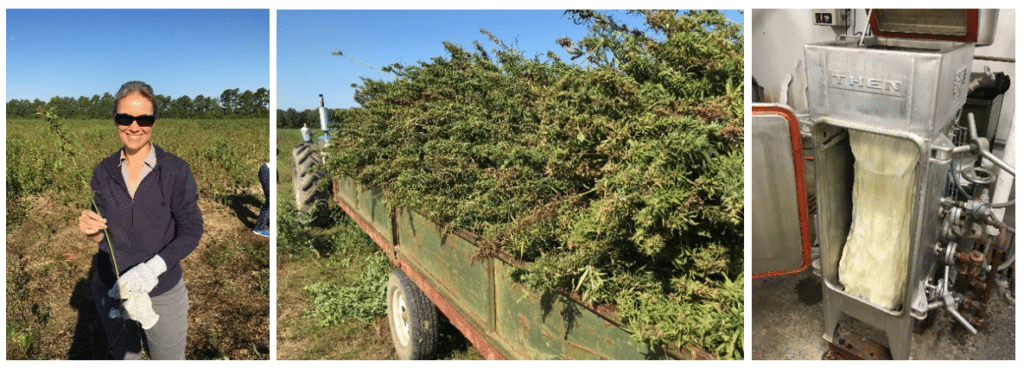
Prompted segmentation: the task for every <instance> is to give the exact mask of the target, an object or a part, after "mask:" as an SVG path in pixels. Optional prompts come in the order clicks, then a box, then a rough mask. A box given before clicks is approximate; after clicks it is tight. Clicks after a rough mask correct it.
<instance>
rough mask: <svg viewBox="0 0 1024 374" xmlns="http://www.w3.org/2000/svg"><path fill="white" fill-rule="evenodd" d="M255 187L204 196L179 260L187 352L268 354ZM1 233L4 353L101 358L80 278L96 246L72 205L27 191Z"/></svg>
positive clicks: (103, 347)
mask: <svg viewBox="0 0 1024 374" xmlns="http://www.w3.org/2000/svg"><path fill="white" fill-rule="evenodd" d="M252 196H260V197H262V193H260V194H259V195H256V194H254V193H246V194H242V195H234V196H225V197H220V198H218V199H216V200H217V201H214V199H206V198H203V199H201V200H200V202H199V208H200V209H201V210H202V213H203V221H204V229H205V232H204V234H203V238H202V240H201V241H200V243H199V246H198V247H197V248H196V250H195V251H194V252H193V253H192V254H191V255H190V256H189V257H187V258H185V260H184V261H182V269H183V270H184V281H185V285H186V286H187V287H188V289H189V296H190V307H189V315H188V325H189V332H188V346H187V348H186V357H187V358H188V359H232V360H237V359H267V358H268V357H269V346H270V344H269V338H270V335H269V309H270V308H269V298H268V296H267V294H268V293H269V276H268V275H269V267H268V259H269V241H268V239H266V238H263V237H259V236H257V235H254V234H253V233H252V231H251V230H252V229H251V227H252V225H253V223H254V222H255V218H256V215H257V214H258V212H259V207H260V204H261V203H262V201H260V200H257V199H255V198H253V197H252ZM26 199H29V200H28V201H26V203H27V204H28V209H26V210H25V211H26V212H29V213H30V214H29V215H27V216H26V217H24V218H23V219H22V220H21V221H20V223H19V224H17V225H16V226H15V227H13V228H8V231H9V232H8V234H7V251H6V261H7V269H6V276H7V316H6V318H7V359H9V360H10V359H106V358H109V353H108V349H107V342H106V338H105V335H104V333H103V330H102V326H101V325H100V323H99V320H98V319H97V315H96V311H95V307H94V304H93V301H92V292H91V287H90V283H89V271H90V266H91V263H92V258H93V256H94V255H95V254H96V252H97V248H96V245H95V244H91V243H90V242H89V241H88V240H87V239H85V238H84V237H83V235H82V234H81V233H79V232H78V228H77V217H78V215H79V214H80V213H81V211H80V210H79V209H76V208H74V207H71V206H66V205H61V204H58V203H55V202H54V201H55V200H56V199H53V198H48V197H37V196H31V197H27V198H26Z"/></svg>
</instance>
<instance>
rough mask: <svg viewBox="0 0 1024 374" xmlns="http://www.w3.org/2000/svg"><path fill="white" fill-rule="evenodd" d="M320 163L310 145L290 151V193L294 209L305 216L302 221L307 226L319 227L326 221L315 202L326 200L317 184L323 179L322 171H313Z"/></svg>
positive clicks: (323, 210) (317, 152) (324, 213)
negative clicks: (293, 197) (291, 192)
mask: <svg viewBox="0 0 1024 374" xmlns="http://www.w3.org/2000/svg"><path fill="white" fill-rule="evenodd" d="M321 163H322V159H321V158H320V154H319V151H318V150H317V148H316V147H314V146H313V145H311V144H305V143H304V144H300V145H297V146H295V148H293V149H292V191H293V192H294V194H295V209H296V210H299V211H301V212H305V213H307V214H304V215H302V217H305V218H304V219H303V220H302V221H303V222H302V223H303V224H307V225H314V226H316V225H319V224H321V223H323V222H324V221H325V220H326V216H328V213H327V212H326V209H317V208H316V205H317V201H320V200H326V199H327V197H328V196H327V194H326V193H325V192H324V191H320V189H319V186H317V184H318V182H319V181H320V179H321V178H323V177H324V175H323V172H322V171H314V170H313V169H314V168H315V167H316V166H317V165H320V164H321Z"/></svg>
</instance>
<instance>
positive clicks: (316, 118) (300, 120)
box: [277, 108, 348, 129]
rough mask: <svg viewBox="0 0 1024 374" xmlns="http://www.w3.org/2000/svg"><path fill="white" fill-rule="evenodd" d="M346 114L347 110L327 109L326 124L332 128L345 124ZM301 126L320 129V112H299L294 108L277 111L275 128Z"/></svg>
mask: <svg viewBox="0 0 1024 374" xmlns="http://www.w3.org/2000/svg"><path fill="white" fill-rule="evenodd" d="M346 113H348V109H327V122H328V124H329V125H330V126H331V127H332V128H333V127H335V126H336V125H340V124H342V123H345V117H346ZM302 124H306V125H308V126H309V127H310V128H320V112H318V111H317V110H316V109H306V110H303V111H301V112H300V111H297V110H295V108H288V109H287V110H282V109H278V110H277V128H279V129H297V128H300V127H302Z"/></svg>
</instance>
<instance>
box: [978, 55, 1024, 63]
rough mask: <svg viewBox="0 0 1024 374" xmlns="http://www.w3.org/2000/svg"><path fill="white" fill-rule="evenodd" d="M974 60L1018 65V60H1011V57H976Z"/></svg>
mask: <svg viewBox="0 0 1024 374" xmlns="http://www.w3.org/2000/svg"><path fill="white" fill-rule="evenodd" d="M974 59H975V60H986V61H999V62H1009V63H1017V60H1016V59H1013V58H1009V57H994V56H974Z"/></svg>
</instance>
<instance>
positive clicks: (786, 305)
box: [751, 268, 1016, 360]
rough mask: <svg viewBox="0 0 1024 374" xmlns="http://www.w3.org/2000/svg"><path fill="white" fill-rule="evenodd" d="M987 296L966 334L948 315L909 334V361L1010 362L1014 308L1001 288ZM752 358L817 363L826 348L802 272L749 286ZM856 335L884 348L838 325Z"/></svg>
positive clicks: (858, 326)
mask: <svg viewBox="0 0 1024 374" xmlns="http://www.w3.org/2000/svg"><path fill="white" fill-rule="evenodd" d="M996 292H997V294H994V295H992V302H991V304H990V306H989V312H988V318H987V319H988V321H987V322H986V324H985V325H984V326H982V328H981V329H980V330H979V332H978V334H977V335H971V334H970V333H969V332H967V330H966V329H964V328H963V327H961V326H960V325H959V323H957V322H956V321H955V320H953V318H952V317H951V316H949V315H948V313H945V312H939V311H933V312H932V313H936V318H935V322H934V323H933V324H932V325H931V326H930V327H928V328H926V329H925V330H924V331H923V332H922V333H920V334H914V344H913V346H912V348H911V352H910V357H911V359H915V360H978V359H982V360H1013V359H1015V357H1014V355H1015V349H1016V348H1015V341H1016V332H1015V318H1014V315H1015V305H1014V304H1015V303H1014V299H1013V296H1011V295H1010V294H1009V292H1007V291H1006V287H1005V285H1003V286H1002V287H1001V288H1000V289H999V290H997V291H996ZM751 305H752V309H753V310H752V311H751V345H752V347H751V352H752V353H751V357H752V358H753V359H754V360H820V359H821V357H822V354H823V353H824V352H825V351H826V350H827V349H828V344H827V343H826V342H825V340H824V339H822V335H823V333H824V324H825V322H824V313H823V305H822V292H821V280H820V278H818V277H817V276H815V275H814V274H813V273H812V269H810V268H809V269H807V270H806V271H804V272H801V273H798V274H793V275H785V276H779V277H772V278H763V279H755V280H753V281H752V282H751ZM841 323H842V324H843V325H844V326H849V327H851V328H853V329H854V330H855V331H856V332H858V333H862V334H864V335H867V336H870V337H872V338H873V339H874V340H876V341H878V342H880V343H882V344H886V343H885V340H884V338H883V337H884V334H883V333H881V332H880V331H871V329H870V328H869V327H867V326H866V325H864V324H862V323H860V322H859V321H856V320H853V319H850V318H846V320H844V321H843V322H841Z"/></svg>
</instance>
